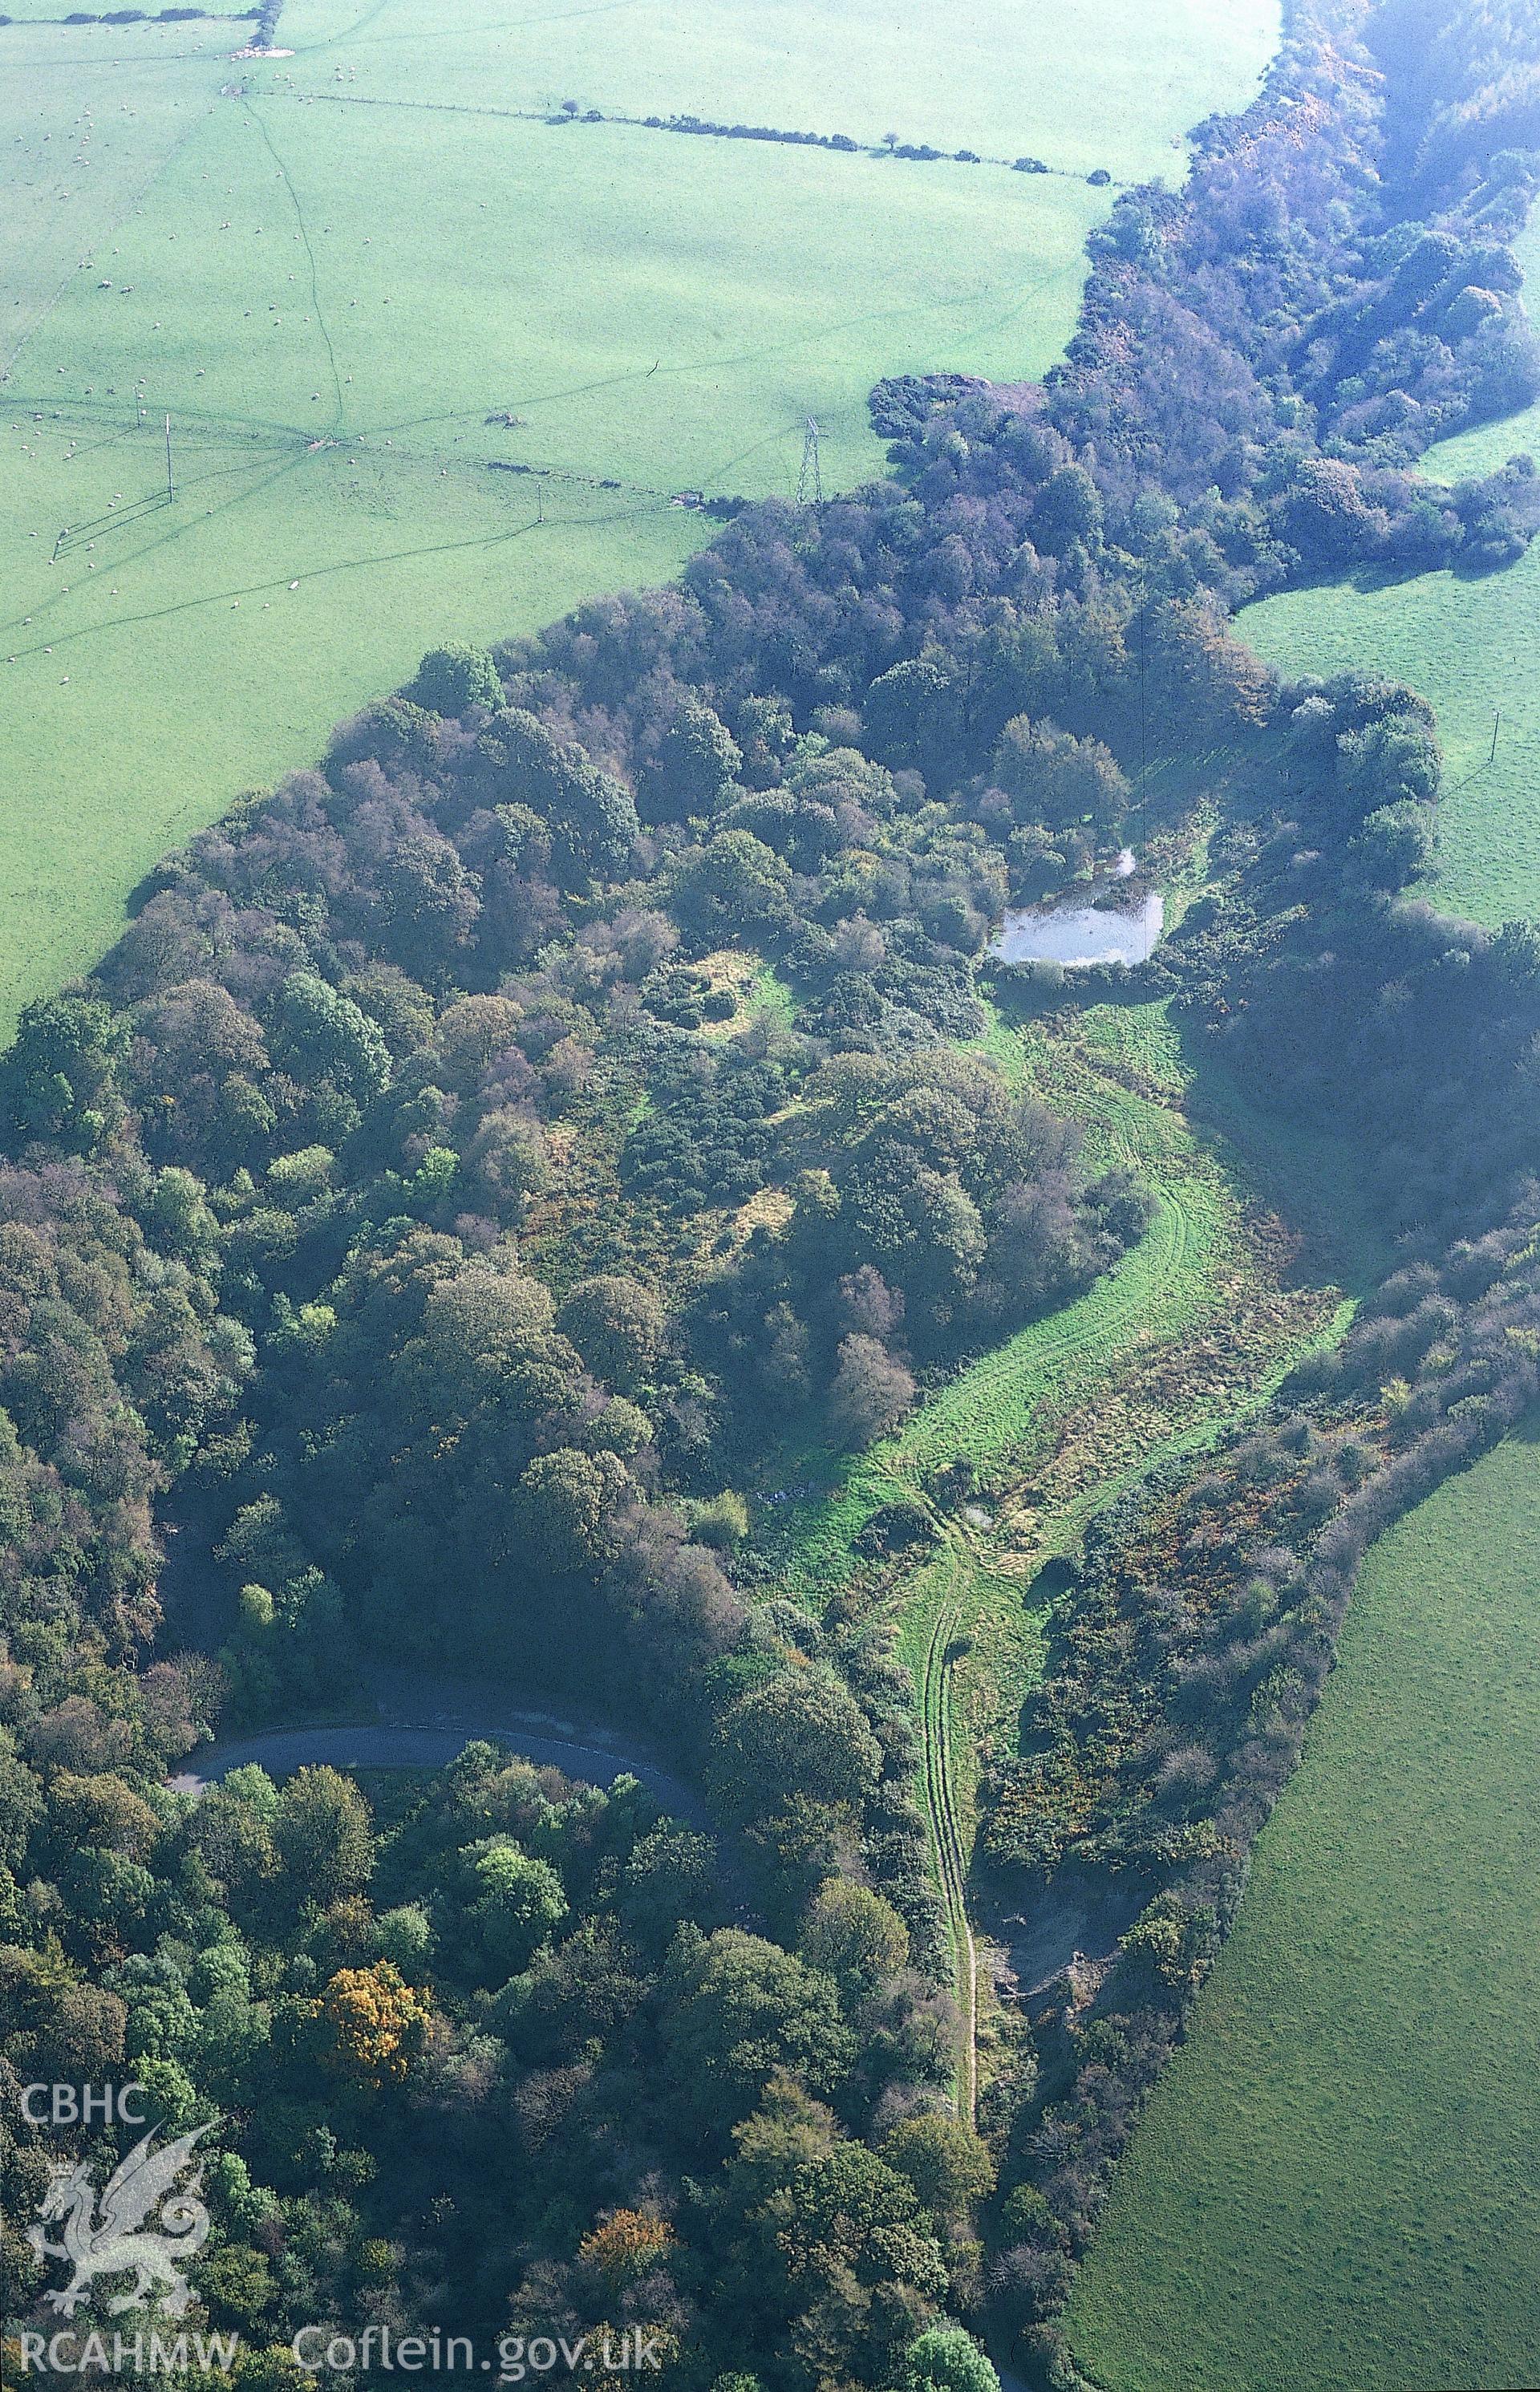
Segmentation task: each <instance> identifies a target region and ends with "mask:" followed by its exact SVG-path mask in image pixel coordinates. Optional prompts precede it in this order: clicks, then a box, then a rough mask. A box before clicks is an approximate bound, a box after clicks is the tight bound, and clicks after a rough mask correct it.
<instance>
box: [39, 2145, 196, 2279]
mask: <svg viewBox="0 0 1540 2392" xmlns="http://www.w3.org/2000/svg"><path fill="white" fill-rule="evenodd" d="M218 2123H219V2122H218V2120H217V2119H215V2118H211V2119H209V2120H208V2121H207V2122H206V2124H204V2125H203V2126H194V2128H193V2129H192V2131H191V2133H190V2134H187V2135H178V2136H177V2138H176V2140H175V2142H173V2143H167V2144H165V2145H164V2147H163V2148H162V2150H160V2151H157V2150H156V2149H155V2137H156V2133H157V2131H158V2130H157V2128H155V2127H154V2126H151V2128H150V2130H149V2134H148V2135H146V2136H144V2137H143V2138H142V2139H141V2140H140V2141H138V2142H136V2144H135V2146H134V2149H133V2150H132V2151H131V2152H129V2154H128V2156H127V2158H126V2159H125V2160H123V2161H122V2162H121V2163H120V2165H118V2166H117V2167H116V2168H115V2169H114V2170H113V2172H112V2174H111V2176H110V2177H109V2178H108V2180H107V2185H106V2189H105V2191H103V2192H102V2194H101V2199H100V2214H99V2216H98V2215H97V2188H96V2186H95V2184H94V2183H93V2182H92V2179H91V2175H90V2171H89V2169H88V2167H87V2165H86V2163H85V2162H84V2160H81V2161H78V2162H77V2163H76V2164H75V2165H73V2166H72V2167H71V2166H70V2165H68V2164H63V2165H59V2166H58V2167H56V2168H55V2170H54V2174H53V2181H52V2183H51V2184H50V2185H49V2187H48V2190H47V2191H46V2193H45V2195H44V2197H43V2206H42V2212H41V2223H40V2224H38V2225H36V2226H32V2227H30V2228H29V2229H28V2232H27V2240H28V2242H29V2243H31V2244H32V2249H33V2250H34V2251H35V2252H36V2253H37V2255H38V2256H39V2258H46V2259H68V2261H69V2262H70V2265H71V2268H72V2269H73V2270H74V2273H73V2275H72V2276H71V2279H70V2282H68V2283H67V2284H66V2285H65V2287H64V2290H63V2291H62V2292H61V2293H45V2295H44V2298H45V2300H46V2301H47V2302H48V2304H49V2306H50V2307H51V2308H55V2309H57V2310H58V2312H59V2314H60V2315H61V2316H63V2317H73V2316H74V2313H75V2311H76V2309H77V2308H79V2307H80V2304H81V2302H82V2301H83V2300H84V2298H85V2296H86V2295H87V2293H88V2292H89V2291H90V2289H91V2282H92V2279H93V2278H94V2277H96V2276H124V2275H129V2274H132V2275H133V2277H134V2280H135V2281H134V2285H133V2289H132V2290H131V2291H129V2292H126V2293H120V2294H119V2295H118V2296H117V2298H116V2299H115V2300H110V2301H109V2302H108V2305H107V2306H108V2310H109V2313H110V2315H111V2316H113V2317H116V2316H118V2315H119V2314H120V2313H121V2312H122V2311H123V2309H140V2308H144V2307H145V2306H146V2298H147V2295H149V2292H150V2288H151V2286H155V2287H158V2291H157V2295H156V2298H155V2300H154V2302H153V2303H152V2304H151V2306H153V2307H159V2308H164V2310H165V2311H166V2313H167V2315H168V2316H170V2317H177V2318H179V2317H183V2316H185V2315H186V2313H187V2308H188V2301H189V2300H190V2299H191V2297H192V2295H191V2294H190V2293H189V2292H188V2280H187V2278H186V2276H184V2275H183V2273H182V2270H181V2269H180V2268H179V2267H178V2266H177V2265H176V2262H177V2261H178V2260H179V2259H182V2260H186V2259H190V2258H191V2257H192V2256H193V2254H194V2253H195V2252H197V2251H201V2249H202V2247H203V2244H204V2243H206V2242H207V2240H208V2233H209V2213H208V2211H207V2210H206V2209H205V2208H204V2206H203V2204H202V2203H201V2201H200V2200H199V2198H198V2195H199V2193H200V2192H201V2191H202V2189H203V2179H202V2174H201V2170H199V2169H197V2166H196V2163H195V2160H194V2156H193V2145H194V2144H195V2143H196V2142H197V2140H198V2139H199V2137H200V2136H201V2135H206V2134H207V2133H208V2131H209V2128H210V2127H211V2126H217V2125H218ZM189 2166H191V2167H193V2168H194V2171H195V2172H194V2174H193V2176H192V2178H191V2180H190V2182H189V2183H188V2185H187V2186H186V2187H185V2188H184V2190H182V2191H174V2188H175V2184H176V2180H177V2178H178V2177H180V2176H181V2174H182V2173H183V2171H184V2169H186V2168H188V2167H189ZM156 2211H158V2212H159V2215H158V2216H157V2217H155V2220H154V2223H153V2225H150V2226H148V2227H147V2226H146V2223H145V2221H146V2219H147V2218H149V2217H150V2216H151V2213H152V2212H156ZM60 2217H61V2218H62V2219H63V2220H64V2234H63V2239H62V2241H60V2242H58V2243H50V2242H49V2240H48V2237H47V2232H46V2229H47V2228H48V2227H49V2226H51V2225H52V2224H53V2223H54V2221H55V2220H56V2219H57V2218H60Z"/></svg>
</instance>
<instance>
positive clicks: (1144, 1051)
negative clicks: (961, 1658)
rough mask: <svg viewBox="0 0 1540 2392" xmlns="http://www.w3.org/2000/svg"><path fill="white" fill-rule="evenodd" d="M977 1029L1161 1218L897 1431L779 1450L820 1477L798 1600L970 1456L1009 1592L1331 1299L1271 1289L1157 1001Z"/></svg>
mask: <svg viewBox="0 0 1540 2392" xmlns="http://www.w3.org/2000/svg"><path fill="white" fill-rule="evenodd" d="M985 1043H986V1045H987V1046H988V1047H989V1048H990V1051H991V1052H993V1053H994V1054H995V1056H996V1059H998V1060H1000V1061H1001V1062H1002V1063H1003V1065H1004V1067H1005V1068H1006V1069H1007V1070H1008V1071H1009V1072H1011V1075H1012V1076H1013V1077H1016V1078H1018V1079H1019V1080H1020V1081H1021V1082H1023V1083H1024V1084H1026V1085H1031V1086H1032V1087H1034V1088H1035V1089H1037V1090H1038V1092H1039V1093H1041V1094H1042V1097H1043V1098H1045V1099H1046V1100H1047V1101H1048V1102H1049V1103H1051V1104H1053V1105H1054V1106H1055V1108H1057V1109H1059V1110H1061V1111H1068V1112H1070V1113H1072V1114H1074V1115H1075V1116H1076V1117H1077V1118H1078V1119H1079V1120H1080V1121H1081V1124H1082V1125H1083V1127H1084V1131H1085V1139H1086V1150H1087V1155H1088V1158H1089V1159H1090V1161H1091V1162H1092V1163H1093V1164H1094V1166H1095V1167H1097V1168H1104V1169H1105V1168H1106V1167H1107V1166H1108V1165H1110V1164H1112V1163H1126V1164H1128V1165H1130V1166H1132V1168H1133V1169H1134V1170H1136V1171H1137V1172H1138V1173H1139V1175H1140V1176H1141V1177H1142V1178H1143V1179H1144V1180H1145V1184H1146V1185H1147V1186H1148V1187H1149V1188H1150V1189H1151V1190H1152V1192H1153V1193H1154V1195H1155V1197H1156V1200H1157V1210H1156V1214H1155V1217H1154V1220H1153V1221H1152V1223H1151V1226H1150V1228H1149V1229H1148V1231H1147V1232H1146V1234H1145V1238H1144V1239H1143V1240H1142V1241H1141V1242H1140V1244H1139V1245H1138V1246H1137V1247H1135V1248H1134V1249H1133V1250H1132V1252H1131V1253H1130V1254H1126V1255H1125V1256H1124V1258H1123V1260H1122V1261H1121V1263H1120V1264H1119V1266H1118V1267H1117V1269H1116V1270H1114V1271H1111V1272H1109V1273H1108V1274H1107V1275H1106V1278H1104V1279H1102V1280H1097V1281H1096V1282H1095V1284H1094V1286H1092V1287H1091V1288H1089V1289H1087V1291H1086V1292H1085V1293H1084V1294H1083V1295H1081V1296H1080V1297H1078V1298H1077V1299H1076V1300H1075V1301H1074V1302H1073V1303H1071V1304H1068V1305H1066V1306H1063V1307H1062V1309H1061V1310H1059V1311H1057V1312H1055V1313H1052V1314H1049V1315H1048V1316H1046V1317H1045V1318H1044V1319H1041V1320H1037V1321H1033V1322H1032V1323H1030V1324H1029V1326H1028V1327H1027V1328H1025V1329H1023V1330H1021V1331H1019V1332H1017V1334H1016V1336H1014V1337H1012V1338H1009V1339H1007V1340H1006V1341H1005V1343H1004V1344H1003V1345H1000V1346H997V1347H996V1348H994V1349H993V1350H992V1351H991V1352H990V1353H987V1354H984V1355H982V1356H980V1358H978V1359H977V1361H976V1362H973V1363H971V1364H969V1365H968V1366H967V1367H966V1368H965V1369H964V1370H963V1371H959V1373H958V1374H957V1376H956V1377H955V1378H954V1379H953V1380H951V1383H950V1384H948V1385H947V1386H945V1387H944V1388H943V1389H942V1390H941V1391H940V1392H939V1393H938V1395H937V1396H936V1397H933V1398H932V1399H931V1400H930V1401H929V1402H928V1403H926V1404H925V1405H923V1406H922V1408H921V1409H920V1410H918V1411H917V1412H916V1413H915V1414H914V1415H913V1417H912V1419H911V1420H910V1421H909V1422H908V1423H906V1425H905V1426H904V1427H903V1428H902V1429H901V1430H900V1431H899V1432H898V1434H897V1435H896V1436H891V1437H888V1438H886V1439H884V1440H883V1441H882V1442H881V1443H879V1444H877V1445H875V1446H874V1447H873V1448H872V1449H870V1450H869V1451H868V1452H867V1453H865V1454H862V1455H861V1456H860V1457H858V1458H857V1459H855V1460H854V1461H847V1462H840V1461H838V1460H837V1459H836V1458H835V1456H833V1455H831V1454H829V1453H827V1452H826V1451H812V1452H808V1453H805V1454H803V1455H802V1456H800V1457H798V1458H797V1459H796V1461H795V1462H790V1463H788V1464H786V1465H785V1467H786V1471H787V1475H789V1476H791V1477H792V1478H793V1479H795V1480H801V1481H802V1482H803V1483H804V1484H805V1485H809V1487H810V1490H811V1491H809V1492H807V1493H804V1494H803V1495H802V1496H801V1497H800V1498H799V1500H798V1501H796V1502H795V1503H791V1504H787V1505H786V1506H785V1507H784V1508H783V1511H782V1513H781V1514H780V1517H779V1519H778V1521H777V1524H776V1527H775V1529H774V1531H773V1532H772V1535H773V1547H772V1550H773V1553H774V1557H775V1559H776V1560H777V1562H778V1563H779V1564H780V1566H781V1567H782V1568H783V1571H784V1573H785V1576H786V1579H787V1582H788V1584H789V1585H790V1587H791V1588H792V1589H793V1590H794V1591H795V1592H796V1593H797V1594H798V1595H799V1596H800V1597H801V1598H802V1599H804V1600H808V1601H812V1602H818V1601H820V1600H822V1599H823V1598H824V1597H826V1595H827V1594H828V1592H830V1591H832V1590H833V1589H834V1588H835V1586H837V1585H838V1584H839V1583H840V1582H841V1580H842V1579H843V1578H844V1577H845V1576H846V1575H847V1574H848V1568H849V1562H850V1553H851V1547H852V1545H853V1542H854V1540H855V1539H856V1537H857V1536H858V1535H859V1534H860V1532H861V1528H862V1527H864V1526H865V1524H866V1522H867V1521H868V1520H869V1519H871V1517H872V1516H873V1514H874V1513H875V1512H877V1511H879V1510H880V1509H881V1507H882V1505H883V1504H884V1503H885V1502H887V1501H890V1500H891V1499H892V1497H893V1496H894V1494H895V1493H896V1492H898V1491H899V1490H900V1489H903V1488H909V1489H913V1488H919V1487H921V1486H923V1484H924V1482H925V1477H926V1475H927V1474H929V1473H930V1472H932V1471H934V1470H935V1469H937V1468H938V1467H939V1466H940V1465H941V1464H943V1463H944V1462H949V1461H951V1459H953V1458H954V1457H955V1456H957V1455H960V1454H965V1455H967V1456H968V1457H969V1458H970V1459H971V1460H972V1461H973V1462H975V1463H976V1464H977V1467H978V1470H979V1472H980V1474H981V1475H982V1477H983V1478H984V1479H985V1480H986V1482H987V1483H989V1484H990V1485H991V1486H993V1487H995V1488H998V1489H1000V1490H1001V1491H1002V1493H1003V1498H1004V1501H1003V1507H1002V1516H1001V1525H1000V1529H999V1534H998V1537H997V1539H996V1546H997V1551H996V1553H995V1555H994V1560H993V1563H992V1567H993V1570H994V1572H995V1573H996V1575H997V1576H998V1578H999V1579H1001V1580H1002V1581H1003V1582H1009V1581H1013V1580H1014V1581H1015V1584H1016V1603H1017V1607H1019V1592H1020V1587H1021V1584H1022V1582H1023V1579H1024V1578H1026V1577H1027V1576H1029V1574H1030V1573H1031V1572H1032V1571H1033V1570H1035V1569H1036V1567H1037V1566H1039V1564H1040V1562H1041V1560H1042V1556H1043V1554H1044V1553H1045V1552H1046V1551H1051V1550H1053V1546H1052V1543H1051V1542H1050V1543H1048V1544H1046V1545H1045V1543H1044V1536H1045V1530H1046V1528H1047V1525H1048V1524H1049V1523H1050V1522H1055V1523H1056V1522H1058V1521H1060V1520H1061V1519H1062V1518H1063V1517H1064V1516H1066V1513H1067V1507H1069V1508H1070V1509H1073V1506H1074V1505H1075V1503H1076V1502H1077V1501H1079V1500H1080V1499H1081V1496H1082V1494H1083V1493H1084V1491H1085V1490H1087V1489H1091V1490H1094V1498H1093V1500H1095V1501H1103V1500H1106V1495H1107V1494H1108V1493H1109V1492H1110V1491H1111V1489H1112V1488H1114V1487H1115V1486H1116V1485H1117V1484H1119V1483H1121V1482H1122V1481H1123V1480H1124V1479H1125V1478H1126V1477H1127V1476H1128V1475H1132V1473H1133V1472H1134V1471H1135V1470H1137V1469H1138V1468H1140V1467H1141V1466H1143V1465H1144V1464H1145V1462H1147V1461H1148V1459H1149V1458H1150V1457H1151V1456H1152V1455H1153V1454H1154V1453H1155V1452H1157V1451H1158V1450H1161V1449H1166V1448H1167V1447H1168V1446H1169V1445H1170V1444H1171V1441H1172V1440H1181V1439H1184V1438H1185V1437H1187V1436H1201V1435H1203V1434H1204V1433H1205V1429H1206V1427H1211V1425H1212V1424H1213V1423H1215V1422H1217V1421H1219V1420H1221V1419H1223V1418H1224V1417H1226V1416H1227V1415H1228V1414H1229V1413H1230V1412H1231V1411H1232V1410H1234V1409H1235V1407H1236V1403H1237V1402H1239V1401H1242V1400H1245V1399H1246V1397H1249V1396H1250V1395H1252V1394H1254V1393H1255V1392H1256V1391H1257V1390H1258V1389H1259V1388H1261V1387H1262V1386H1263V1385H1264V1384H1270V1383H1271V1382H1272V1381H1273V1380H1275V1378H1276V1377H1277V1376H1278V1375H1281V1371H1282V1369H1283V1368H1284V1367H1285V1366H1286V1363H1287V1358H1288V1357H1289V1356H1290V1355H1291V1354H1292V1353H1293V1352H1294V1351H1296V1350H1297V1348H1298V1347H1299V1346H1300V1345H1301V1344H1302V1343H1303V1342H1305V1341H1306V1340H1307V1339H1308V1338H1310V1337H1311V1336H1313V1335H1314V1334H1316V1333H1319V1332H1323V1331H1324V1330H1325V1329H1326V1326H1327V1324H1328V1323H1329V1321H1330V1320H1331V1319H1333V1318H1334V1317H1335V1314H1336V1310H1337V1299H1336V1297H1335V1295H1334V1294H1327V1293H1323V1292H1322V1291H1320V1290H1319V1289H1313V1288H1301V1287H1287V1286H1285V1285H1283V1284H1282V1280H1281V1276H1280V1267H1281V1266H1284V1265H1286V1264H1287V1262H1288V1260H1289V1259H1291V1256H1290V1254H1289V1252H1288V1243H1287V1241H1285V1240H1283V1239H1282V1237H1281V1233H1280V1232H1279V1230H1278V1228H1277V1225H1276V1223H1275V1222H1273V1221H1272V1220H1270V1219H1269V1218H1267V1217H1266V1216H1265V1215H1262V1214H1260V1213H1259V1212H1258V1211H1257V1209H1256V1208H1255V1207H1254V1206H1253V1205H1251V1204H1250V1203H1249V1199H1248V1195H1247V1192H1246V1176H1245V1172H1244V1169H1243V1166H1242V1165H1241V1164H1240V1163H1239V1161H1238V1158H1237V1157H1236V1155H1235V1154H1234V1153H1232V1152H1231V1151H1230V1150H1227V1149H1226V1148H1225V1147H1224V1146H1223V1143H1222V1142H1221V1141H1219V1140H1217V1139H1215V1138H1212V1137H1209V1136H1208V1135H1206V1134H1204V1135H1200V1134H1199V1133H1198V1132H1197V1131H1196V1130H1195V1128H1194V1125H1193V1124H1192V1122H1191V1121H1190V1120H1189V1118H1188V1116H1187V1114H1186V1111H1184V1099H1185V1095H1186V1090H1187V1087H1188V1085H1189V1079H1190V1074H1189V1072H1188V1071H1187V1068H1186V1066H1185V1065H1184V1061H1183V1059H1182V1056H1181V1051H1180V1044H1179V1041H1178V1038H1177V1034H1176V1033H1175V1031H1174V1029H1173V1027H1172V1025H1171V1020H1170V1018H1169V1015H1168V1012H1167V1010H1166V1008H1165V1007H1163V1006H1145V1007H1110V1006H1101V1007H1094V1008H1093V1009H1092V1010H1091V1011H1089V1012H1088V1013H1086V1014H1083V1015H1079V1016H1074V1017H1068V1018H1067V1019H1066V1020H1064V1021H1063V1022H1062V1023H1057V1024H1055V1025H1053V1026H1051V1027H1047V1028H1045V1027H1043V1026H1042V1025H1041V1024H1038V1023H1035V1022H1030V1021H1029V1022H1028V1023H1026V1024H1025V1025H1023V1026H1021V1027H1020V1028H1013V1026H1012V1025H1011V1023H1010V1022H1009V1021H1008V1020H1005V1019H1003V1017H1000V1016H997V1017H996V1019H995V1020H994V1021H993V1022H992V1024H991V1026H990V1031H989V1033H987V1037H986V1041H985Z"/></svg>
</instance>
